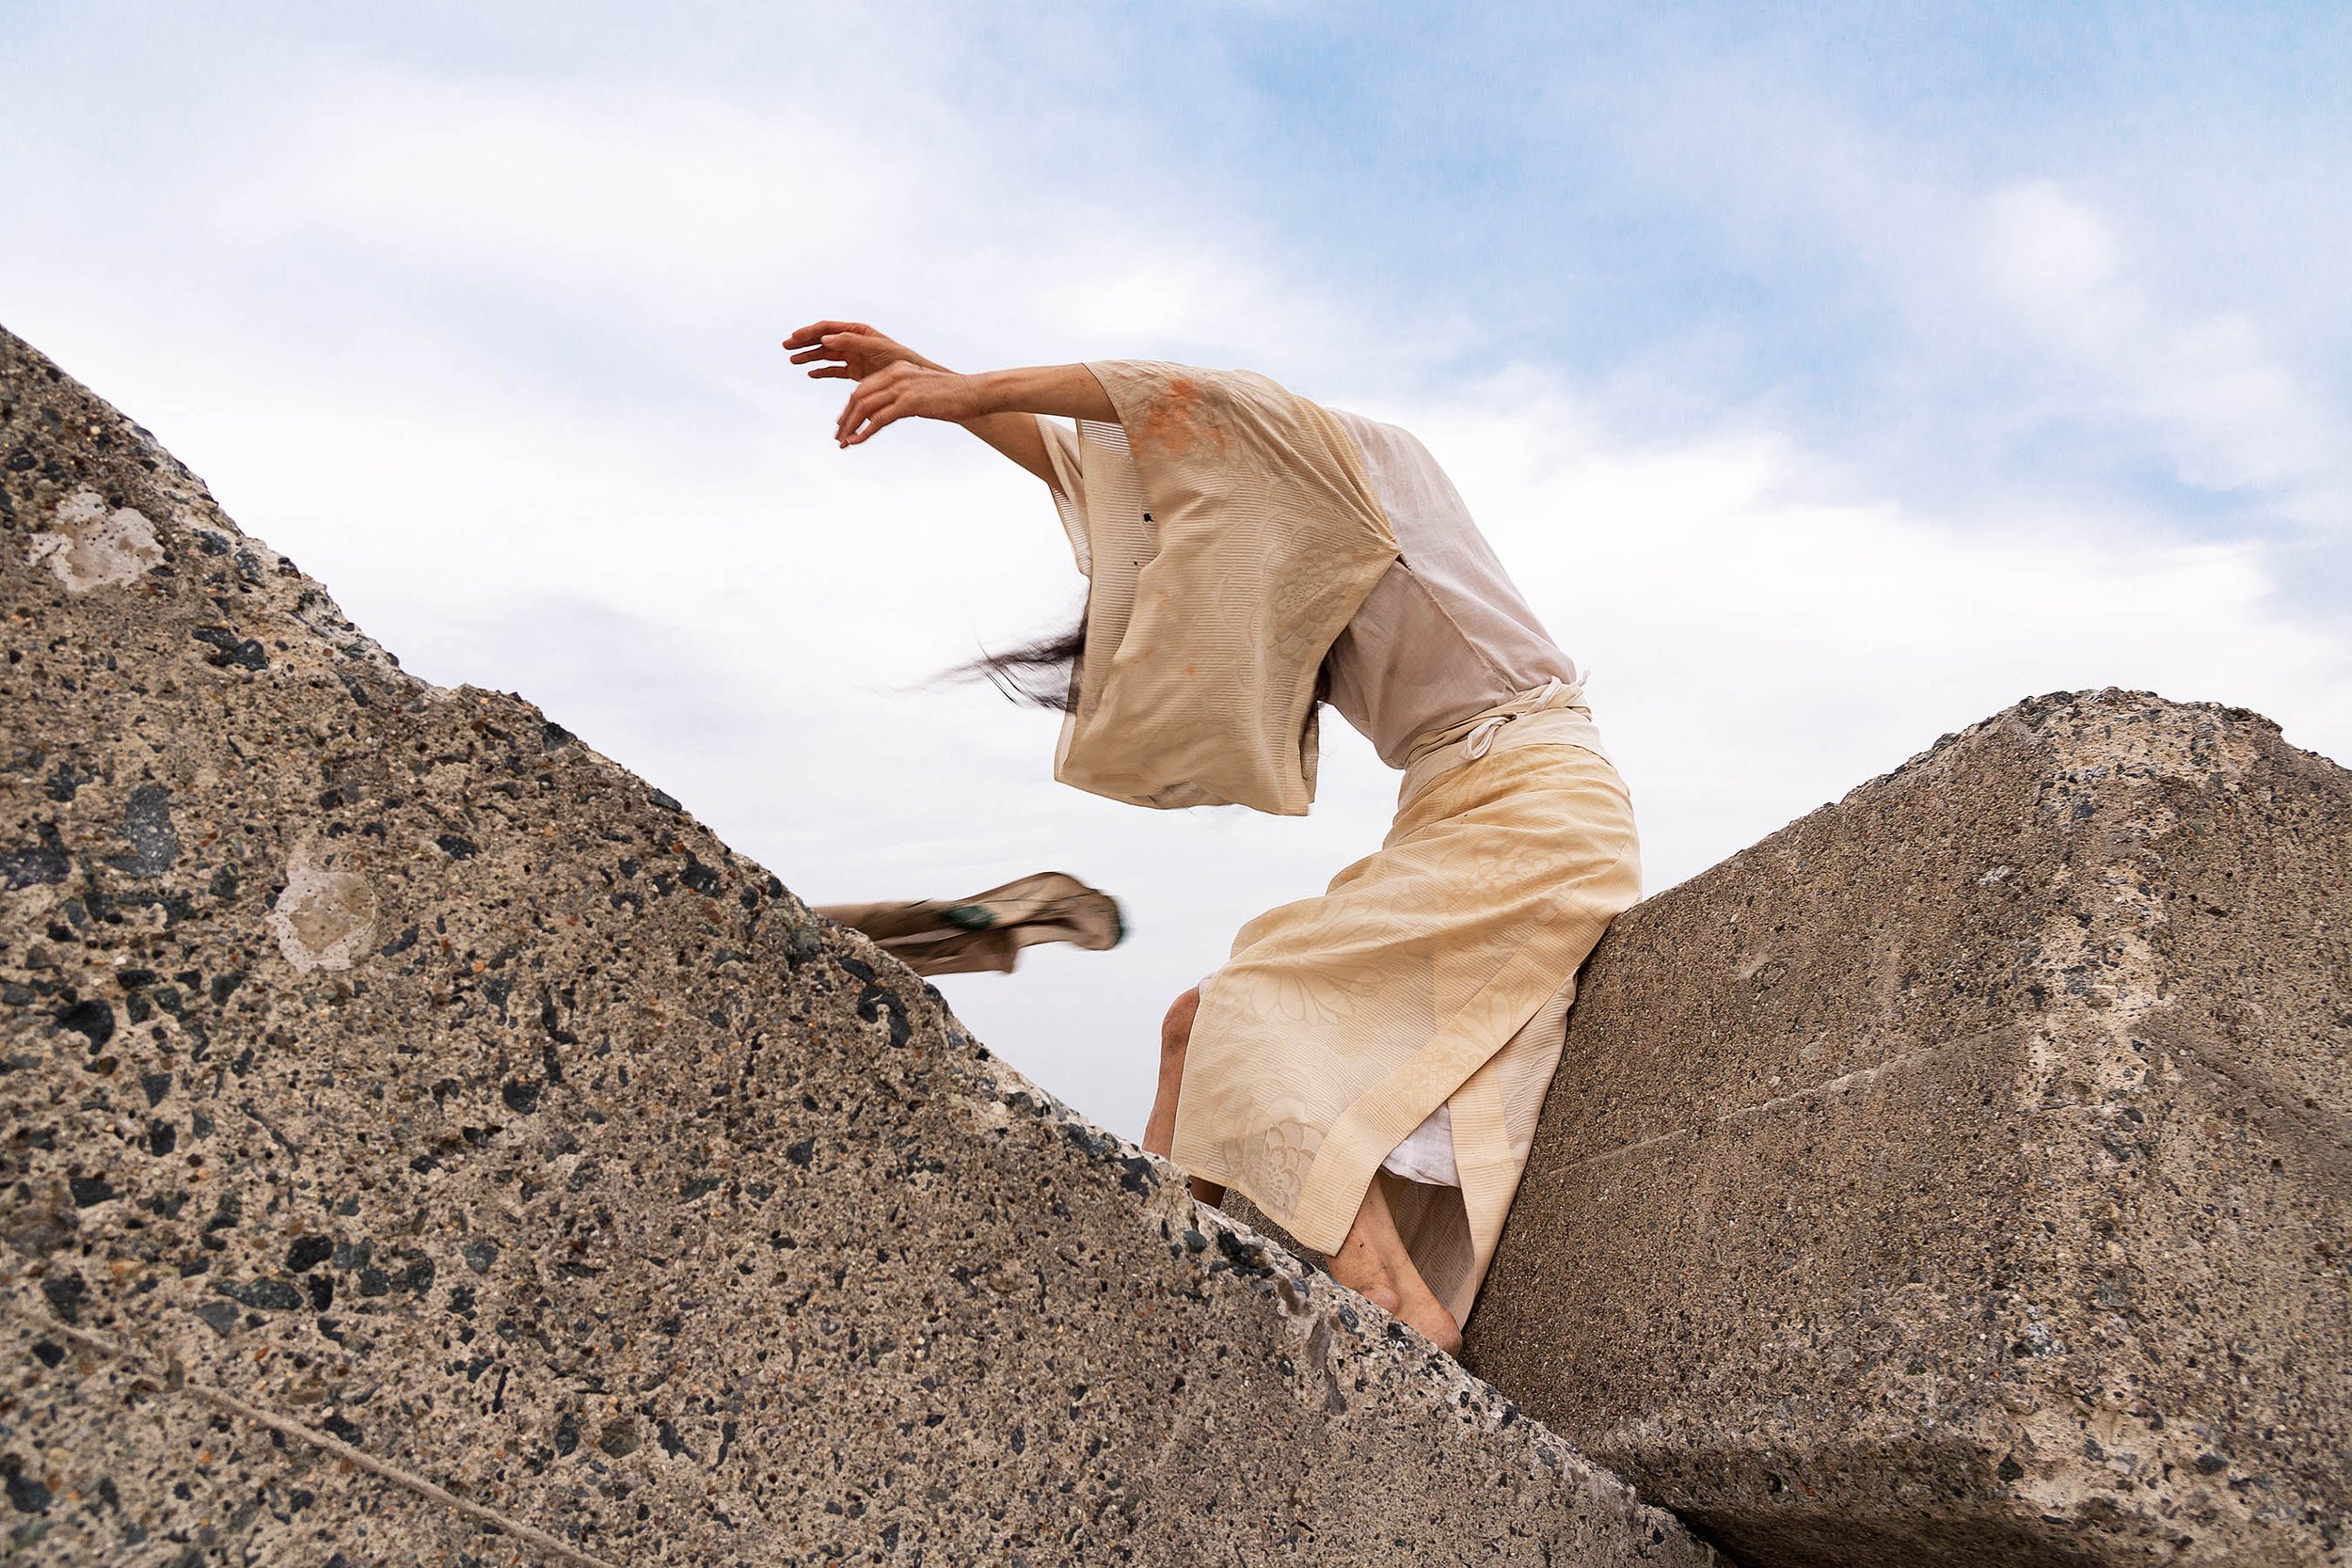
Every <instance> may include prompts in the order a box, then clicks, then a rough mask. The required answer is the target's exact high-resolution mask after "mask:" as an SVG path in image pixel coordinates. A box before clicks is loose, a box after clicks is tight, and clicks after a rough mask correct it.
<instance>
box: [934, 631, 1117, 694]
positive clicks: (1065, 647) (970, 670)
mask: <svg viewBox="0 0 2352 1568" xmlns="http://www.w3.org/2000/svg"><path fill="white" fill-rule="evenodd" d="M1086 651H1087V624H1086V619H1085V617H1084V616H1083V615H1082V616H1080V617H1079V620H1078V624H1077V625H1075V626H1072V627H1071V628H1070V629H1069V630H1067V631H1060V632H1056V633H1054V634H1053V635H1051V636H1049V637H1041V638H1038V639H1037V640H1035V641H1029V642H1024V643H1022V644H1021V645H1020V646H1019V647H1017V648H1007V649H1006V650H1005V651H1004V652H1002V653H994V654H982V655H981V656H980V657H977V658H976V659H974V660H973V661H972V662H971V663H969V664H959V665H957V666H956V667H955V668H954V669H952V670H950V671H948V672H947V673H946V679H948V680H967V681H968V680H985V681H987V682H988V683H989V684H990V685H991V686H993V687H994V688H995V689H997V690H999V691H1001V692H1003V693H1004V694H1005V697H1006V700H1007V701H1009V702H1014V703H1027V704H1029V705H1032V706H1036V707H1049V708H1052V709H1054V710H1055V711H1056V712H1057V713H1068V712H1069V711H1070V710H1071V708H1072V707H1073V706H1074V705H1076V704H1077V701H1078V670H1079V667H1080V665H1081V664H1082V663H1084V661H1085V659H1086Z"/></svg>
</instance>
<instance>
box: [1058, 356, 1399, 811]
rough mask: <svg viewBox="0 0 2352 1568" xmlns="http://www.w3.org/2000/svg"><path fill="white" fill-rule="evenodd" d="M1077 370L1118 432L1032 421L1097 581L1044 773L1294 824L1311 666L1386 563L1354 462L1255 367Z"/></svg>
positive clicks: (1307, 757) (1151, 801) (1333, 430)
mask: <svg viewBox="0 0 2352 1568" xmlns="http://www.w3.org/2000/svg"><path fill="white" fill-rule="evenodd" d="M1087 369H1088V370H1089V371H1091V372H1094V377H1095V379H1096V380H1097V381H1100V382H1101V383H1102V384H1103V389H1104V391H1105V392H1106V393H1108V394H1109V396H1110V401H1111V405H1112V406H1113V407H1114V408H1115V409H1117V410H1118V412H1119V420H1120V422H1119V423H1117V424H1107V423H1102V422H1099V421H1096V420H1081V421H1079V424H1078V427H1077V432H1076V434H1075V436H1074V437H1073V434H1072V432H1071V431H1070V429H1069V428H1068V427H1067V426H1064V425H1062V424H1060V423H1059V422H1058V421H1056V420H1045V419H1041V420H1038V427H1039V429H1040V431H1041V433H1042V434H1043V436H1044V437H1045V447H1046V451H1047V452H1048V454H1049V455H1050V456H1051V457H1052V460H1053V465H1054V469H1055V473H1056V476H1057V477H1056V481H1055V485H1054V496H1055V501H1056V504H1057V507H1058V508H1059V509H1060V512H1061V520H1062V528H1063V530H1064V531H1066V532H1067V533H1068V534H1069V535H1070V545H1071V549H1072V551H1073V553H1074V554H1075V555H1076V557H1077V560H1078V569H1079V570H1080V571H1082V572H1084V573H1086V574H1087V578H1088V588H1087V611H1086V647H1087V657H1086V658H1085V659H1084V660H1083V661H1082V662H1081V664H1080V666H1079V670H1078V677H1079V678H1078V684H1077V689H1075V690H1074V691H1073V692H1072V693H1071V696H1072V699H1073V700H1072V703H1071V705H1070V709H1069V711H1068V713H1067V714H1066V715H1065V717H1064V720H1063V723H1062V733H1061V739H1060V743H1059V745H1058V747H1057V751H1056V754H1055V758H1054V776H1055V777H1056V778H1057V779H1059V780H1060V781H1061V782H1062V783H1064V784H1073V785H1075V786H1076V787H1077V788H1080V789H1084V790H1089V791H1091V792H1092V793H1094V794H1097V795H1106V796H1108V797H1110V798H1111V799H1112V800H1124V801H1127V802H1128V803H1130V804H1132V805H1138V806H1157V807H1162V808H1172V807H1183V806H1216V805H1244V806H1253V807H1255V808H1257V809H1258V810H1260V811H1263V812H1271V813H1275V814H1277V815H1280V816H1303V815H1305V813H1306V810H1307V807H1308V804H1309V803H1310V802H1311V800H1313V799H1314V792H1315V760H1316V745H1315V740H1316V736H1315V701H1314V690H1315V676H1316V673H1317V672H1318V671H1319V670H1321V668H1322V666H1323V658H1324V655H1325V654H1327V653H1328V652H1329V651H1330V648H1331V644H1332V643H1333V642H1334V641H1337V640H1338V638H1339V636H1340V634H1341V633H1342V632H1343V631H1344V630H1346V629H1347V624H1348V621H1349V619H1350V618H1351V617H1353V616H1354V615H1355V613H1356V610H1357V608H1358V607H1359V606H1360V605H1361V604H1362V603H1363V601H1364V597H1365V595H1366V594H1370V593H1371V592H1372V590H1373V587H1374V585H1375V584H1376V583H1377V582H1378V581H1379V580H1380V578H1381V577H1382V575H1383V574H1384V573H1386V572H1387V571H1388V569H1389V566H1390V563H1391V562H1394V561H1395V560H1396V554H1397V546H1396V536H1395V534H1394V533H1393V532H1392V531H1391V530H1390V527H1389V520H1388V515H1387V514H1386V513H1385V512H1384V511H1382V509H1381V506H1380V500H1379V498H1378V497H1377V496H1375V494H1374V493H1373V489H1372V482H1371V480H1370V478H1369V477H1368V476H1367V475H1366V473H1365V471H1364V465H1363V460H1362V457H1361V455H1360V454H1359V452H1358V451H1357V449H1356V444H1355V442H1354V440H1353V439H1352V438H1351V437H1350V436H1349V435H1348V433H1347V431H1346V429H1345V427H1344V426H1343V425H1342V424H1341V423H1340V421H1339V420H1337V419H1335V418H1334V417H1333V416H1332V414H1331V411H1330V410H1328V409H1327V408H1324V407H1322V406H1321V405H1320V404H1313V403H1310V402H1309V401H1308V400H1307V399H1305V398H1302V397H1299V396H1297V395H1296V394H1295V393H1293V392H1290V391H1288V390H1286V389H1285V388H1282V387H1281V386H1279V384H1277V383H1276V382H1273V381H1270V380H1268V379H1267V378H1265V377H1264V376H1263V375H1258V374H1256V373H1254V372H1249V371H1204V370H1197V369H1194V368H1193V367H1191V366H1187V365H1171V364H1166V363H1163V362H1161V361H1158V360H1151V359H1109V360H1103V361H1099V362H1095V363H1089V365H1088V366H1087Z"/></svg>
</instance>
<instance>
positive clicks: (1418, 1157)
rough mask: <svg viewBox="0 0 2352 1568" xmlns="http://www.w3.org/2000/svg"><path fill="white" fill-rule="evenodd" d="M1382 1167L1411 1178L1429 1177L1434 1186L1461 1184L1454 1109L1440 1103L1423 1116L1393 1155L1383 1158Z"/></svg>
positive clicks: (1408, 1178)
mask: <svg viewBox="0 0 2352 1568" xmlns="http://www.w3.org/2000/svg"><path fill="white" fill-rule="evenodd" d="M1380 1168H1381V1169H1382V1170H1387V1171H1394V1172H1395V1173H1396V1174H1397V1175H1399V1176H1401V1177H1403V1178H1405V1180H1407V1181H1426V1182H1427V1183H1429V1185H1431V1186H1433V1187H1458V1186H1460V1185H1461V1184H1462V1173H1461V1171H1460V1170H1459V1169H1457V1168H1456V1167H1455V1165H1454V1112H1453V1109H1452V1107H1450V1106H1445V1105H1440V1106H1438V1108H1437V1109H1436V1110H1434V1111H1432V1112H1430V1113H1429V1115H1428V1116H1426V1117H1422V1124H1421V1125H1420V1126H1419V1127H1416V1128H1414V1129H1413V1130H1412V1131H1411V1132H1407V1133H1406V1134H1405V1141H1404V1142H1403V1143H1401V1144H1399V1145H1397V1146H1396V1147H1395V1148H1392V1149H1391V1150H1389V1157H1388V1158H1387V1159H1385V1160H1383V1161H1381V1162H1380Z"/></svg>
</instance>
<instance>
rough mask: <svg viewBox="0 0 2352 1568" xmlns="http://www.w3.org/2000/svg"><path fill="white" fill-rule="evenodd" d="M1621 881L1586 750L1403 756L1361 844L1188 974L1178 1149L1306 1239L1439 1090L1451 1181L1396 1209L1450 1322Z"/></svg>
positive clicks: (1619, 820)
mask: <svg viewBox="0 0 2352 1568" xmlns="http://www.w3.org/2000/svg"><path fill="white" fill-rule="evenodd" d="M1568 711H1570V712H1574V713H1580V714H1582V713H1583V712H1584V710H1581V709H1572V710H1568ZM1584 717H1586V718H1587V719H1589V714H1584ZM1537 729H1538V726H1536V725H1534V724H1531V725H1530V727H1529V732H1528V733H1529V734H1530V736H1531V738H1534V737H1535V735H1536V731H1537ZM1640 895H1641V863H1640V853H1639V849H1638V847H1637V844H1636V839H1635V834H1634V827H1633V810H1632V804H1631V801H1630V800H1629V798H1628V796H1627V794H1626V789H1625V785H1624V784H1623V782H1622V781H1620V780H1619V778H1618V777H1617V772H1616V769H1615V768H1613V767H1612V766H1611V764H1610V762H1609V759H1608V758H1607V757H1606V756H1604V755H1603V754H1601V753H1600V752H1598V751H1596V750H1590V749H1587V748H1586V747H1584V746H1582V745H1576V744H1559V743H1553V744H1527V745H1517V746H1510V745H1500V744H1498V745H1495V746H1493V747H1492V748H1491V749H1490V750H1488V751H1486V753H1485V754H1484V755H1481V756H1478V757H1476V758H1474V759H1473V758H1469V757H1464V758H1462V759H1460V760H1459V762H1458V764H1457V765H1456V766H1454V767H1452V768H1448V769H1446V770H1444V771H1441V772H1435V773H1434V774H1424V779H1423V781H1422V783H1421V784H1420V787H1419V788H1418V790H1417V791H1416V792H1415V793H1413V794H1410V795H1408V796H1406V798H1405V799H1403V800H1401V801H1400V802H1399V804H1398V808H1397V816H1396V821H1395V824H1394V826H1393V827H1392V828H1391V831H1390V833H1389V836H1388V840H1387V842H1386V843H1384V844H1383V845H1382V846H1381V847H1380V849H1379V850H1378V851H1377V852H1376V853H1375V854H1373V855H1371V856H1368V857H1367V858H1365V859H1364V860H1361V861H1359V862H1358V863H1356V864H1354V865H1351V866H1349V867H1348V868H1347V869H1346V870H1344V871H1343V872H1341V873H1340V874H1339V875H1338V876H1337V877H1336V878H1334V879H1332V881H1331V885H1330V888H1329V890H1328V891H1327V892H1326V893H1325V894H1324V895H1322V896H1321V897H1318V898H1307V899H1302V900H1300V901H1298V902H1296V903H1293V904H1285V905H1283V906H1282V907H1280V908H1279V909H1276V910H1272V911H1268V912H1266V913H1265V914H1263V915H1260V916H1259V917H1258V918H1257V919H1255V920H1253V921H1251V922H1250V923H1249V924H1248V925H1247V926H1245V927H1242V929H1241V932H1240V934H1239V935H1238V936H1236V937H1235V938H1234V939H1233V949H1232V958H1231V959H1230V960H1229V961H1228V962H1227V963H1226V965H1225V967H1224V968H1222V969H1220V970H1218V971H1217V972H1216V974H1213V975H1211V976H1210V977H1209V979H1208V981H1207V982H1206V983H1205V984H1204V985H1203V986H1202V988H1201V992H1200V1015H1199V1017H1198V1018H1197V1019H1196V1020H1195V1021H1194V1023H1193V1032H1192V1043H1191V1046H1190V1048H1189V1050H1188V1051H1187V1053H1186V1055H1185V1060H1184V1084H1183V1087H1182V1090H1181V1092H1180V1094H1179V1097H1178V1100H1177V1109H1176V1140H1175V1147H1174V1151H1173V1152H1174V1157H1175V1161H1176V1163H1177V1164H1180V1165H1182V1166H1184V1168H1185V1169H1186V1170H1187V1171H1189V1172H1191V1173H1192V1174H1193V1175H1195V1176H1200V1177H1205V1178H1207V1179H1208V1180H1212V1181H1216V1182H1221V1183H1224V1184H1226V1185H1228V1186H1232V1187H1235V1188H1238V1189H1239V1190H1240V1191H1241V1192H1242V1193H1243V1194H1244V1195H1246V1196H1248V1198H1249V1200H1250V1201H1251V1202H1253V1203H1255V1204H1256V1205H1257V1206H1258V1207H1259V1208H1260V1209H1262V1210H1263V1211H1264V1212H1265V1213H1266V1214H1267V1216H1268V1217H1269V1218H1271V1219H1272V1220H1274V1221H1275V1223H1277V1224H1278V1225H1280V1226H1281V1227H1283V1228H1284V1229H1286V1230H1288V1231H1289V1232H1290V1233H1291V1234H1292V1235H1293V1236H1295V1237H1296V1238H1297V1239H1298V1240H1299V1241H1300V1242H1301V1243H1304V1244H1306V1245H1308V1246H1310V1247H1314V1248H1317V1249H1320V1250H1325V1251H1327V1250H1329V1249H1331V1248H1334V1247H1336V1246H1338V1245H1339V1243H1340V1242H1341V1241H1342V1239H1343V1238H1344V1237H1345V1235H1346V1234H1347V1229H1348V1227H1349V1225H1350V1224H1352V1223H1353V1221H1354V1219H1355V1216H1356V1211H1357V1209H1358V1208H1359V1206H1360V1205H1361V1204H1362V1201H1363V1195H1364V1189H1365V1187H1366V1186H1367V1185H1368V1184H1369V1183H1370V1181H1371V1180H1372V1177H1373V1173H1374V1171H1375V1170H1376V1169H1378V1168H1379V1165H1380V1164H1381V1162H1382V1161H1383V1160H1384V1159H1385V1158H1386V1157H1387V1156H1388V1154H1389V1153H1390V1151H1391V1150H1392V1149H1394V1148H1396V1147H1397V1145H1398V1144H1399V1143H1400V1142H1402V1141H1403V1140H1404V1139H1405V1137H1406V1135H1407V1134H1408V1133H1410V1132H1412V1131H1413V1129H1414V1128H1415V1127H1416V1126H1418V1125H1419V1124H1420V1123H1421V1122H1422V1119H1423V1118H1424V1117H1427V1116H1428V1115H1429V1114H1430V1113H1431V1112H1433V1111H1434V1110H1436V1108H1437V1107H1438V1105H1440V1104H1443V1105H1446V1106H1448V1107H1449V1108H1450V1116H1451V1119H1452V1122H1453V1132H1454V1161H1455V1166H1456V1169H1457V1170H1458V1172H1459V1175H1460V1177H1461V1181H1462V1184H1461V1186H1460V1188H1459V1189H1455V1188H1452V1187H1444V1188H1438V1187H1423V1186H1418V1185H1416V1186H1414V1187H1413V1189H1412V1190H1411V1191H1410V1192H1409V1193H1408V1194H1407V1199H1408V1201H1407V1202H1406V1205H1405V1206H1404V1208H1405V1212H1400V1214H1399V1216H1398V1219H1399V1229H1400V1230H1401V1231H1403V1232H1404V1234H1405V1240H1406V1245H1407V1248H1408V1250H1410V1251H1411V1252H1412V1255H1413V1260H1414V1263H1415V1265H1416V1266H1417V1267H1419V1268H1420V1269H1421V1271H1422V1277H1423V1278H1424V1279H1426V1280H1427V1281H1428V1282H1429V1285H1430V1288H1431V1290H1433V1291H1435V1292H1436V1293H1437V1294H1438V1299H1440V1300H1441V1301H1444V1302H1446V1304H1447V1306H1448V1307H1450V1308H1451V1309H1452V1310H1453V1312H1454V1316H1455V1317H1456V1318H1457V1319H1467V1318H1468V1316H1469V1313H1470V1307H1471V1305H1472V1303H1473V1301H1474V1299H1475V1297H1476V1295H1477V1291H1478V1286H1479V1284H1480V1282H1481V1281H1482V1280H1484V1278H1485V1277H1486V1265H1487V1263H1488V1261H1489V1260H1490V1259H1492V1258H1493V1256H1494V1247H1495V1243H1496V1242H1497V1241H1498V1240H1499V1239H1500V1238H1501V1236H1502V1220H1503V1216H1504V1215H1505V1214H1506V1213H1507V1212H1509V1209H1510V1205H1511V1198H1512V1196H1513V1194H1514V1193H1515V1192H1516V1191H1517V1190H1518V1179H1519V1172H1520V1171H1521V1170H1522V1169H1523V1168H1524V1167H1525V1165H1526V1163H1527V1151H1528V1148H1529V1147H1530V1145H1531V1143H1532V1141H1533V1139H1534V1131H1535V1118H1536V1116H1537V1114H1538V1112H1540V1111H1541V1109H1542V1106H1543V1097H1544V1091H1545V1089H1546V1088H1547V1087H1549V1085H1550V1082H1551V1074H1552V1070H1553V1069H1554V1068H1556V1067H1557V1066H1558V1065H1559V1059H1560V1050H1561V1043H1562V1036H1563V1022H1564V1020H1565V1014H1566V1010H1567V1006H1568V1002H1569V1000H1570V998H1571V996H1572V994H1573V987H1574V977H1575V974H1576V970H1577V966H1578V965H1580V964H1581V963H1582V962H1583V960H1584V956H1585V955H1586V954H1587V953H1589V952H1590V951H1591V950H1592V947H1593V944H1594V943H1595V942H1598V941H1599V940H1600V935H1601V932H1602V931H1603V930H1604V929H1606V928H1607V927H1608V924H1609V922H1610V921H1611V920H1612V919H1613V918H1614V917H1615V916H1616V915H1617V914H1618V912H1619V911H1623V910H1625V909H1628V908H1629V907H1630V906H1631V905H1632V904H1633V903H1634V902H1635V901H1636V900H1637V899H1638V898H1639V897H1640Z"/></svg>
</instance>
